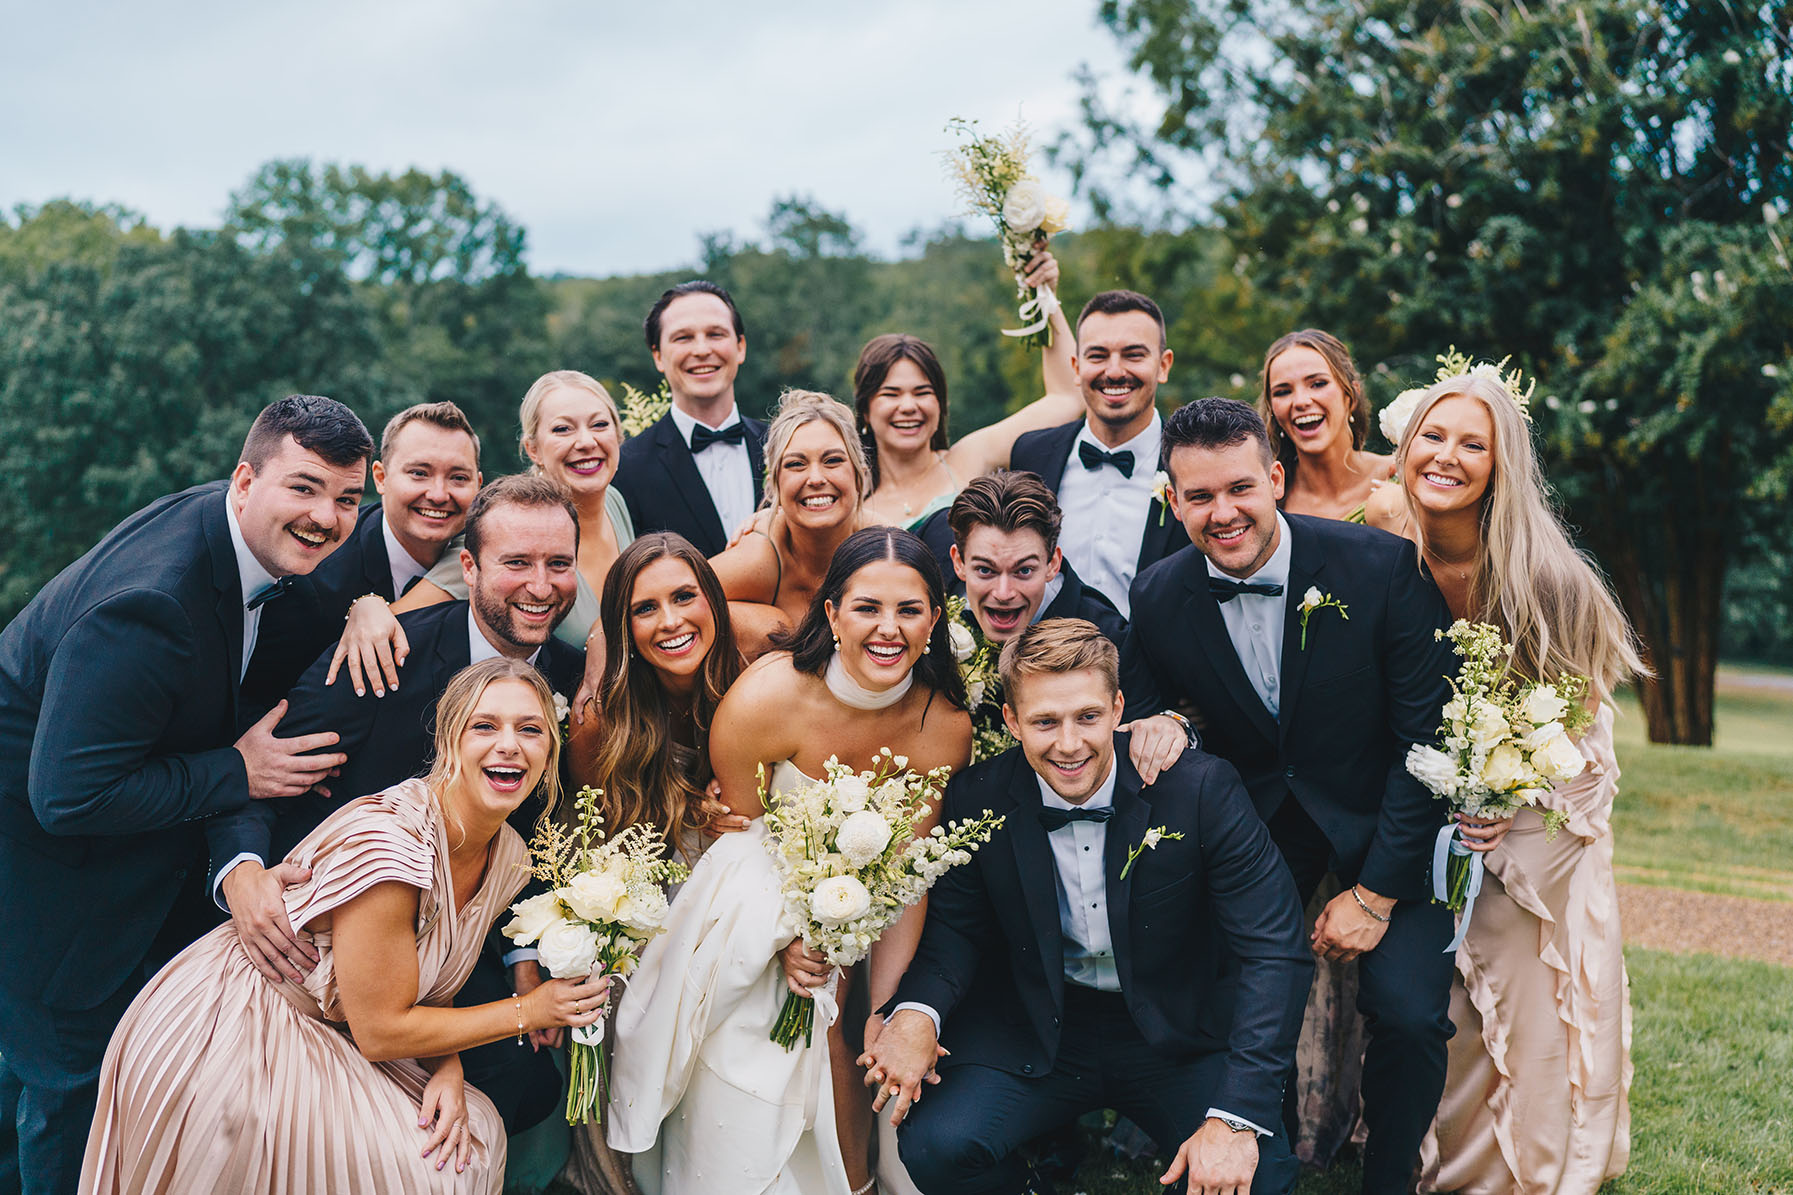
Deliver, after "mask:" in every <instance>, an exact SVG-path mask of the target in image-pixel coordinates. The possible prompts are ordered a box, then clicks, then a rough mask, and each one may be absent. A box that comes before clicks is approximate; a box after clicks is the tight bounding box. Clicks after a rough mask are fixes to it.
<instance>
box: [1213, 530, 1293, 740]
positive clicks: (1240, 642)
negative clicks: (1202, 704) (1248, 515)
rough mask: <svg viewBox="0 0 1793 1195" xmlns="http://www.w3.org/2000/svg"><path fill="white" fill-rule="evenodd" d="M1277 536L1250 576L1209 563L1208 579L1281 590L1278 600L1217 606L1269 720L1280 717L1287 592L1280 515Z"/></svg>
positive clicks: (1248, 597) (1252, 596) (1285, 533)
mask: <svg viewBox="0 0 1793 1195" xmlns="http://www.w3.org/2000/svg"><path fill="white" fill-rule="evenodd" d="M1276 534H1277V544H1276V550H1275V551H1274V552H1272V553H1270V559H1268V560H1266V561H1265V562H1264V564H1263V567H1261V568H1259V569H1258V571H1257V572H1255V573H1253V574H1252V575H1251V576H1249V577H1232V576H1228V575H1227V574H1226V573H1223V572H1221V571H1220V570H1219V569H1217V568H1215V567H1214V562H1213V561H1212V560H1210V561H1209V562H1208V575H1209V576H1210V577H1221V578H1224V579H1226V580H1228V581H1249V582H1250V583H1252V584H1254V585H1280V586H1282V587H1283V593H1282V595H1281V596H1279V597H1266V596H1264V595H1262V594H1256V593H1241V594H1239V595H1237V596H1236V597H1233V598H1232V599H1230V600H1228V601H1224V602H1221V603H1220V620H1221V621H1222V622H1224V623H1226V633H1227V637H1228V638H1229V639H1231V640H1232V641H1233V650H1234V651H1235V652H1237V653H1238V656H1239V663H1241V664H1243V665H1244V666H1245V678H1246V679H1247V680H1249V681H1250V682H1251V687H1252V688H1253V689H1254V690H1256V691H1257V695H1258V697H1259V699H1260V700H1262V701H1263V703H1264V708H1265V709H1267V710H1269V711H1270V716H1271V717H1272V718H1276V717H1280V716H1281V713H1280V711H1281V709H1282V629H1283V616H1284V614H1285V613H1286V612H1287V610H1288V605H1287V602H1288V588H1289V552H1290V549H1289V524H1288V522H1287V521H1286V520H1285V519H1284V518H1283V517H1282V515H1280V514H1279V515H1277V516H1276Z"/></svg>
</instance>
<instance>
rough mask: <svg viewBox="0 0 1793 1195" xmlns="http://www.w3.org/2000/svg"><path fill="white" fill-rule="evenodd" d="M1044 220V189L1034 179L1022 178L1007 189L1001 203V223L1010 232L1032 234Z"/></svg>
mask: <svg viewBox="0 0 1793 1195" xmlns="http://www.w3.org/2000/svg"><path fill="white" fill-rule="evenodd" d="M1045 220H1046V189H1045V188H1044V187H1042V186H1040V182H1039V180H1038V179H1036V178H1024V179H1022V180H1021V181H1020V182H1018V183H1016V184H1015V185H1014V186H1012V187H1010V188H1009V193H1008V195H1007V196H1006V197H1005V198H1004V199H1003V201H1002V222H1003V223H1004V224H1007V225H1008V226H1009V231H1011V232H1032V231H1034V230H1035V229H1036V228H1038V227H1039V226H1040V225H1041V224H1043V223H1045Z"/></svg>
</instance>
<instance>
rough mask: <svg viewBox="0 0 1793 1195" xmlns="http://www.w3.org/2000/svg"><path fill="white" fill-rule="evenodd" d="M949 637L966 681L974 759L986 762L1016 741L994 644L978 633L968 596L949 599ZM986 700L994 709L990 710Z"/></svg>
mask: <svg viewBox="0 0 1793 1195" xmlns="http://www.w3.org/2000/svg"><path fill="white" fill-rule="evenodd" d="M946 638H947V641H948V642H949V643H950V644H952V649H953V663H954V665H955V666H957V668H958V669H959V679H960V680H962V681H964V682H965V708H966V709H967V710H969V711H970V713H971V724H972V730H971V762H973V763H982V762H983V761H984V760H986V759H992V758H994V757H996V756H998V755H1001V754H1002V753H1003V752H1004V751H1007V750H1008V749H1009V748H1010V747H1013V746H1014V745H1015V736H1014V735H1012V734H1010V733H1009V731H1008V727H1007V726H1006V725H1004V724H1003V721H1002V677H1001V675H1000V674H999V673H998V672H997V671H996V656H997V651H996V648H995V646H994V645H992V644H991V643H989V642H988V641H986V640H985V639H984V637H983V636H982V635H979V634H978V633H977V627H976V624H975V623H974V622H973V621H972V620H971V619H970V618H968V617H967V616H966V614H965V599H964V598H962V597H949V598H947V599H946ZM986 703H987V704H988V705H989V706H991V707H992V708H991V709H988V710H986V709H985V705H986Z"/></svg>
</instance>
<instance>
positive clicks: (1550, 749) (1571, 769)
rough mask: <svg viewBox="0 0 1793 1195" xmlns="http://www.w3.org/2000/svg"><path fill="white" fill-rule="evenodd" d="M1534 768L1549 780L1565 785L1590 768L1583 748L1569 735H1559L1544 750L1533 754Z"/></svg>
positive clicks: (1545, 745)
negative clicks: (1582, 750)
mask: <svg viewBox="0 0 1793 1195" xmlns="http://www.w3.org/2000/svg"><path fill="white" fill-rule="evenodd" d="M1532 766H1533V767H1534V768H1536V769H1538V771H1539V772H1541V773H1542V774H1543V775H1544V777H1545V778H1546V779H1547V780H1551V781H1554V782H1555V783H1557V784H1563V783H1565V782H1567V781H1570V780H1573V779H1575V778H1576V777H1577V776H1579V775H1581V773H1582V770H1583V769H1585V768H1586V767H1587V766H1588V761H1587V760H1586V759H1585V758H1584V757H1583V756H1582V754H1581V748H1580V747H1577V746H1576V745H1575V740H1573V739H1571V738H1570V737H1569V736H1568V735H1566V734H1562V733H1560V732H1559V733H1558V734H1556V735H1555V736H1554V737H1553V738H1552V739H1551V740H1550V741H1549V742H1548V743H1546V744H1544V747H1543V749H1542V750H1539V751H1535V752H1533V753H1532Z"/></svg>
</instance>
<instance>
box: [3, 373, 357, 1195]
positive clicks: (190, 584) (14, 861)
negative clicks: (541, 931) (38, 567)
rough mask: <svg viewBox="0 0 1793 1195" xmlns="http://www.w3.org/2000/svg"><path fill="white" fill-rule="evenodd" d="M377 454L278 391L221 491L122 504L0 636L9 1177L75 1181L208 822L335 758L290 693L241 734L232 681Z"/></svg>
mask: <svg viewBox="0 0 1793 1195" xmlns="http://www.w3.org/2000/svg"><path fill="white" fill-rule="evenodd" d="M372 448H373V442H372V440H371V439H370V438H369V436H368V434H367V429H366V428H365V427H363V426H362V425H361V421H360V420H359V419H357V418H356V417H355V415H354V412H352V411H350V410H349V409H348V408H347V407H345V406H343V405H342V404H341V403H339V402H335V401H333V400H331V399H328V398H319V397H315V396H311V395H293V396H291V397H288V398H283V399H281V400H280V401H279V402H276V403H273V404H272V405H270V406H269V407H268V408H267V409H265V410H264V411H262V413H261V414H260V415H259V416H258V417H257V418H256V420H255V423H254V425H253V426H252V427H251V428H250V429H249V435H248V437H247V438H246V439H245V440H244V441H243V452H242V456H241V459H240V460H239V461H238V463H237V467H236V470H235V472H233V473H232V474H231V477H230V480H229V482H228V483H227V484H226V485H223V486H220V485H218V484H217V483H211V484H208V485H203V486H196V487H194V488H193V489H190V490H186V491H184V492H182V493H179V494H173V495H170V496H169V497H166V498H162V499H160V500H158V501H156V502H154V503H151V504H150V505H149V506H148V507H145V508H144V509H143V510H141V511H139V512H137V513H136V514H134V515H132V516H131V517H130V518H128V519H126V520H125V521H124V522H122V523H120V524H119V525H118V526H117V527H116V528H114V529H113V530H112V532H111V533H110V534H108V535H107V536H106V537H105V538H104V539H102V540H101V541H100V542H99V544H98V545H96V546H95V547H94V548H93V549H92V550H91V551H89V552H88V553H87V554H86V555H84V556H82V557H81V558H80V559H79V560H77V561H75V562H74V563H73V564H71V565H69V566H68V567H67V568H65V569H63V570H62V572H60V573H58V574H57V575H56V577H55V578H54V579H53V580H52V581H50V582H49V584H47V585H45V586H44V588H43V589H42V590H41V591H40V592H39V593H38V595H37V597H36V598H34V599H33V600H32V602H31V604H30V605H28V606H26V607H25V609H24V610H23V611H21V612H20V614H19V616H18V617H17V618H15V619H13V621H12V623H11V624H10V625H9V626H8V627H7V628H6V630H5V633H4V634H0V951H3V952H4V953H5V955H6V958H7V959H8V962H7V965H6V966H5V967H0V1190H9V1191H26V1192H56V1193H61V1192H66V1191H72V1190H73V1189H74V1188H75V1183H76V1181H77V1179H78V1178H79V1177H80V1173H81V1157H82V1152H83V1150H84V1148H85V1146H86V1142H87V1130H88V1127H89V1125H90V1124H91V1123H92V1120H93V1106H94V1099H95V1092H96V1084H97V1082H98V1078H99V1069H100V1061H101V1058H102V1056H103V1055H104V1053H105V1048H106V1040H107V1038H108V1037H110V1036H111V1033H112V1030H113V1028H114V1027H115V1026H116V1025H117V1024H118V1019H119V1017H120V1016H122V1015H123V1013H124V1010H125V1007H126V1006H127V1005H128V1004H129V1003H130V1001H131V998H132V997H133V996H134V995H135V994H136V992H137V990H138V989H139V988H140V987H141V986H142V985H143V983H144V981H145V980H146V979H148V975H147V974H146V969H147V968H146V964H151V960H152V959H154V958H156V957H158V953H159V952H158V948H157V939H158V936H159V935H162V934H164V932H165V931H166V930H167V928H168V926H167V923H168V920H169V917H170V913H171V910H172V908H173V906H174V903H175V897H176V894H177V892H178V891H179V889H180V888H181V886H182V881H183V880H185V879H186V877H187V875H188V873H189V869H196V868H198V867H199V866H201V864H202V860H203V859H204V856H205V844H204V841H203V837H202V826H204V824H205V822H206V820H207V819H209V818H212V817H214V816H215V815H218V814H221V813H227V812H230V811H236V810H242V809H245V808H249V807H251V806H254V807H263V806H267V805H268V804H269V799H270V798H276V797H292V796H294V795H296V794H298V793H302V792H304V791H306V790H307V789H309V788H310V787H311V786H312V785H313V784H314V783H316V782H317V781H318V780H319V779H320V778H322V777H323V776H324V775H325V774H326V773H327V772H328V771H329V770H330V769H331V768H333V767H335V766H337V765H338V764H340V763H341V762H342V761H343V756H342V755H340V754H338V753H337V752H336V751H335V750H334V749H333V744H334V742H335V736H334V735H332V734H327V733H315V734H301V735H293V734H292V728H290V727H287V726H285V725H282V724H281V721H282V716H283V715H284V714H285V712H286V707H285V706H283V705H279V706H275V707H274V709H273V710H271V711H270V712H269V713H268V714H267V715H266V716H265V717H263V718H261V719H260V720H259V721H257V722H256V723H255V724H254V725H253V726H251V727H250V728H249V729H248V730H247V731H244V730H242V728H241V726H240V723H239V692H238V687H239V685H240V684H241V683H242V677H243V665H244V661H245V660H247V659H248V658H249V657H250V656H251V655H252V654H253V652H254V649H255V644H256V640H257V637H258V634H259V632H260V630H261V620H262V617H263V611H264V608H265V607H266V606H267V604H268V603H269V602H271V601H273V602H277V601H278V599H280V598H281V597H282V596H283V595H284V593H285V592H286V590H287V588H289V586H290V583H291V581H292V579H293V578H294V577H298V576H303V575H304V574H306V573H309V572H311V571H312V570H313V569H315V568H316V567H317V566H318V564H319V563H320V562H322V561H323V560H324V559H325V558H326V557H328V556H329V554H330V553H331V552H332V551H333V550H334V549H335V547H336V545H337V544H338V543H340V542H341V540H342V538H343V536H344V535H345V534H346V533H347V532H348V530H349V528H350V527H352V526H353V525H354V522H355V510H356V506H357V505H358V503H359V502H360V499H361V490H362V485H363V478H364V475H365V470H366V468H367V458H368V454H369V453H370V452H371V451H372ZM276 729H278V730H279V731H280V732H281V733H282V734H283V735H286V736H289V737H280V738H277V737H275V731H276ZM161 957H166V956H165V954H162V955H161ZM151 965H153V964H151Z"/></svg>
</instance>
